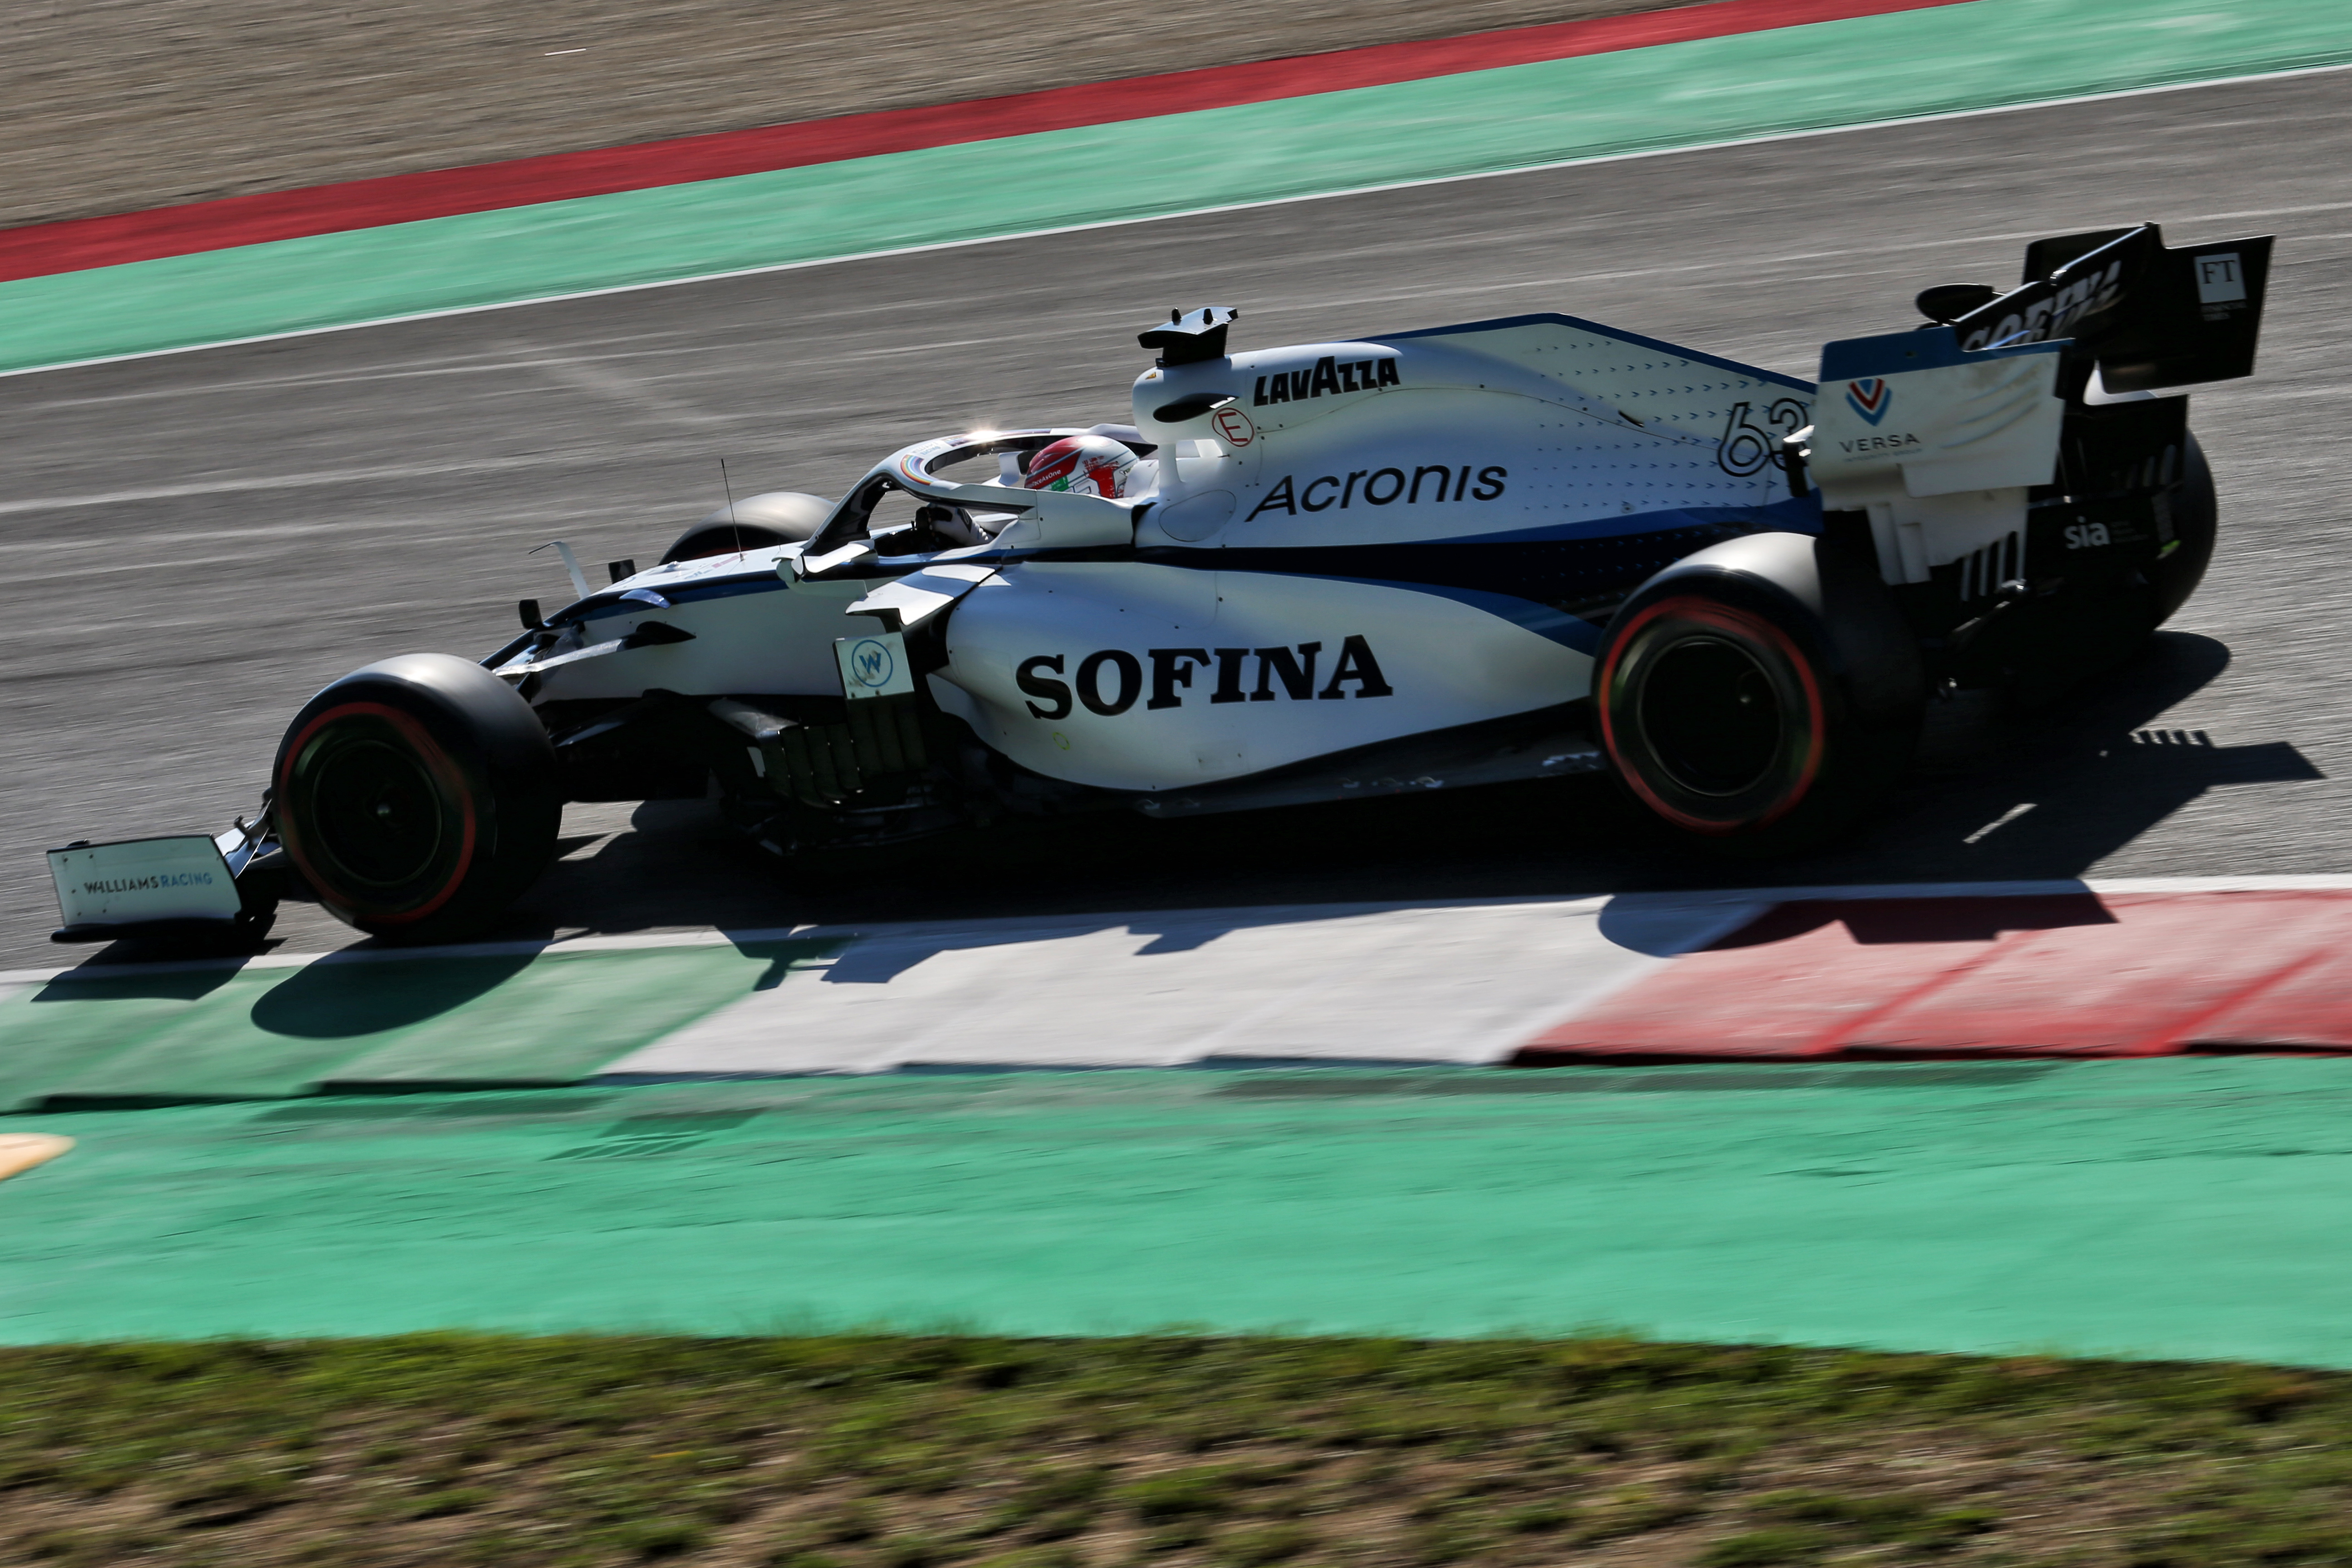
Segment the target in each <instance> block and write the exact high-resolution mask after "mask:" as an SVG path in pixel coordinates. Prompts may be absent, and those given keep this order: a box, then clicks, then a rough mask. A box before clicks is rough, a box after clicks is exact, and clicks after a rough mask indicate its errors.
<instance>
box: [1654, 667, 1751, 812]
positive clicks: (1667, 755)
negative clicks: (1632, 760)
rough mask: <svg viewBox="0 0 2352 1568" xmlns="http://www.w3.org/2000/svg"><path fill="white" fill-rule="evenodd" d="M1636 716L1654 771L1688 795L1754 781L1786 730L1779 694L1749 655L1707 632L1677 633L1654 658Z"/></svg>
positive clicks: (1732, 789)
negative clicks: (1708, 634)
mask: <svg viewBox="0 0 2352 1568" xmlns="http://www.w3.org/2000/svg"><path fill="white" fill-rule="evenodd" d="M1640 721H1641V726H1642V731H1643V735H1644V737H1645V738H1646V739H1647V740H1648V742H1649V745H1650V752H1651V755H1652V756H1653V757H1654V758H1655V759H1656V762H1657V765H1658V767H1659V768H1660V770H1661V771H1663V772H1664V773H1665V774H1666V776H1667V777H1669V778H1670V779H1672V780H1673V781H1674V782H1675V784H1677V785H1679V786H1680V787H1682V788H1683V789H1685V790H1688V791H1690V792H1691V793H1692V794H1693V795H1706V796H1710V797H1713V798H1717V799H1723V798H1727V797H1729V796H1732V795H1740V794H1743V793H1745V792H1746V791H1748V790H1750V789H1753V788H1754V787H1755V786H1756V785H1757V784H1759V783H1760V782H1761V781H1762V780H1763V778H1764V776H1765V774H1766V773H1769V772H1770V771H1771V769H1772V766H1773V764H1774V763H1775V762H1776V761H1777V760H1778V759H1779V757H1780V753H1781V748H1782V743H1783V741H1784V739H1785V735H1786V731H1787V719H1786V716H1785V715H1784V714H1783V713H1782V712H1781V710H1780V694H1779V692H1778V690H1777V689H1776V687H1775V684H1774V682H1773V680H1772V678H1771V676H1770V674H1769V673H1768V672H1767V671H1766V670H1765V668H1764V667H1763V665H1762V664H1761V663H1760V662H1759V660H1758V659H1757V658H1756V656H1755V655H1754V654H1753V653H1751V652H1749V651H1748V649H1747V648H1745V647H1741V646H1740V645H1739V644H1738V643H1736V642H1733V641H1731V640H1729V639H1727V638H1725V637H1708V636H1701V637H1685V638H1683V639H1680V640H1678V641H1676V642H1675V643H1674V644H1672V645H1671V646H1669V647H1665V648H1663V649H1660V650H1659V651H1658V652H1657V653H1656V654H1655V655H1654V657H1653V660H1652V663H1651V668H1650V670H1649V675H1648V679H1646V680H1644V681H1643V686H1642V694H1641V713H1640Z"/></svg>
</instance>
